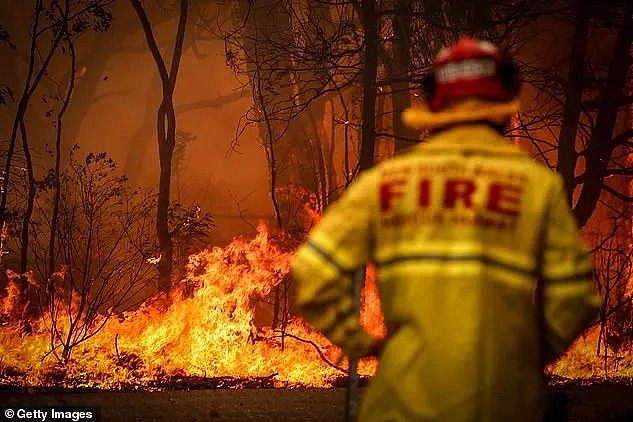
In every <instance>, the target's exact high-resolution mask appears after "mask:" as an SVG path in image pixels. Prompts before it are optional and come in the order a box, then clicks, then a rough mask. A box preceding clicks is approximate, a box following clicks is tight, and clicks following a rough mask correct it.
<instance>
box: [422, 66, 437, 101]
mask: <svg viewBox="0 0 633 422" xmlns="http://www.w3.org/2000/svg"><path fill="white" fill-rule="evenodd" d="M420 85H421V86H422V92H423V93H424V97H425V99H426V101H427V102H430V101H431V99H432V98H433V97H434V96H435V75H434V74H433V73H432V72H431V73H429V74H428V75H426V76H425V77H424V78H422V80H421V81H420Z"/></svg>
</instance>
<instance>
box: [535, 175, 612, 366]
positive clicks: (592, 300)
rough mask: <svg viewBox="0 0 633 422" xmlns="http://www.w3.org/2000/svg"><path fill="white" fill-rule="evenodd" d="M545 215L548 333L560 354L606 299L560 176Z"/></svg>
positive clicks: (544, 279)
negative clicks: (599, 290) (597, 289)
mask: <svg viewBox="0 0 633 422" xmlns="http://www.w3.org/2000/svg"><path fill="white" fill-rule="evenodd" d="M545 218H546V220H545V222H544V224H545V230H544V240H543V241H544V251H543V261H542V262H543V263H542V265H543V266H542V270H541V274H542V279H543V306H544V323H545V331H546V332H545V336H546V339H547V342H548V345H549V347H550V348H551V351H552V352H553V354H554V356H558V355H560V354H561V353H563V352H564V351H565V350H566V349H567V348H568V347H569V346H570V345H571V343H572V342H573V341H574V340H575V338H576V337H577V336H578V335H579V334H580V333H581V332H582V331H584V330H585V329H586V328H587V326H588V324H589V323H590V322H591V321H592V320H593V319H594V318H595V317H596V316H597V314H598V312H599V310H600V306H601V304H602V299H601V298H600V296H599V295H598V294H597V293H595V287H594V280H593V271H592V268H593V265H592V263H591V258H590V255H589V253H588V252H587V250H586V248H585V246H584V243H583V240H582V238H581V237H580V234H579V233H578V226H577V224H576V219H575V217H574V215H573V214H572V212H571V209H570V207H569V204H568V202H567V198H566V196H565V191H564V187H563V181H562V178H561V177H559V176H557V177H556V182H555V183H554V186H553V189H552V191H551V195H550V199H549V204H548V210H547V214H546V216H545Z"/></svg>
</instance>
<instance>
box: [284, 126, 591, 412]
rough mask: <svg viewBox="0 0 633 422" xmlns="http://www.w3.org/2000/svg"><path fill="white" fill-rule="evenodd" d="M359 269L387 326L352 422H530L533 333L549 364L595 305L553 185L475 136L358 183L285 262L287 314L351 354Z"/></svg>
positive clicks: (501, 145) (465, 133) (495, 143)
mask: <svg viewBox="0 0 633 422" xmlns="http://www.w3.org/2000/svg"><path fill="white" fill-rule="evenodd" d="M539 251H540V252H539ZM367 262H373V263H375V265H376V267H377V280H378V288H379V291H380V298H381V301H382V308H383V312H384V316H385V321H386V323H387V325H388V326H398V327H400V328H399V330H398V331H397V332H395V333H394V335H393V336H391V337H390V338H389V340H388V341H387V343H386V346H385V348H384V349H383V351H382V354H381V356H380V364H379V367H378V370H377V373H376V375H375V376H374V378H373V379H372V381H371V383H370V386H369V387H368V389H367V391H366V393H365V396H364V398H363V403H362V406H361V410H360V420H361V421H406V422H411V421H447V422H459V421H504V422H506V421H536V420H539V418H540V415H541V411H542V404H543V397H544V387H545V384H544V380H543V376H542V374H543V368H542V366H541V361H540V352H539V344H540V340H539V339H540V338H541V336H540V334H541V332H543V331H544V333H543V334H544V336H545V337H546V338H547V339H548V342H549V345H550V346H551V347H553V348H554V349H555V350H556V352H557V353H561V352H562V351H564V349H565V348H567V347H568V346H569V345H570V344H571V342H572V340H573V339H574V338H575V337H576V336H577V335H578V334H579V333H580V331H582V330H583V329H584V328H585V327H586V324H587V323H588V322H589V321H590V319H591V318H592V317H594V316H595V315H596V313H597V310H598V308H599V305H600V302H601V301H600V299H599V297H598V296H597V295H596V294H595V293H594V287H593V278H592V267H591V263H590V259H589V256H588V253H587V252H586V250H585V249H584V247H583V242H582V240H581V238H580V237H579V234H578V229H577V225H576V222H575V220H574V218H573V215H572V214H571V212H570V209H569V206H568V204H567V202H566V198H565V195H564V192H563V183H562V179H561V178H560V177H559V176H558V175H556V174H555V173H553V172H551V171H550V170H549V169H547V168H546V167H544V166H542V165H540V164H537V163H535V162H534V161H532V160H531V159H530V158H529V157H528V156H527V155H526V154H525V153H523V152H522V151H520V150H519V149H518V148H517V147H515V146H514V145H513V144H512V143H511V142H509V140H508V139H506V138H504V137H502V136H500V135H499V134H498V133H497V132H495V131H494V130H493V129H491V128H490V127H488V126H487V125H485V124H481V125H477V124H470V125H464V126H459V127H456V128H452V129H448V130H445V131H443V132H439V133H438V134H436V135H434V136H432V137H431V138H430V139H429V140H428V142H426V143H422V144H420V145H418V146H416V147H415V148H413V149H412V150H411V151H409V152H408V153H405V154H403V155H401V156H397V157H394V158H392V159H390V160H387V161H384V162H382V163H381V164H379V165H378V166H376V167H375V168H372V169H370V170H367V171H366V172H364V173H363V174H361V175H360V176H359V177H358V178H357V180H356V181H355V182H354V183H353V184H352V185H351V186H350V187H349V189H348V190H347V191H346V193H345V195H344V196H343V197H342V198H341V199H340V200H339V201H338V202H337V203H335V204H333V205H332V206H331V207H330V208H329V209H328V210H327V211H326V213H325V215H324V216H323V219H322V220H321V222H320V223H319V225H318V226H317V227H316V228H315V229H314V230H313V231H312V233H311V234H310V236H309V239H308V240H307V241H306V243H305V244H304V245H302V246H301V247H300V248H299V250H298V251H297V254H296V256H295V258H294V260H293V262H292V266H291V270H292V276H293V277H294V279H295V280H296V281H297V283H298V293H297V302H296V310H297V311H298V313H299V314H300V315H302V316H303V317H305V318H306V319H307V321H309V322H310V323H311V324H313V326H314V327H315V328H317V329H319V330H321V331H322V332H324V333H325V334H326V335H327V336H328V338H329V339H330V340H331V341H332V342H333V343H334V344H337V345H339V346H341V347H342V348H343V350H344V351H345V352H346V353H347V354H350V355H352V356H358V355H359V354H363V353H365V352H366V351H367V350H368V349H369V348H370V347H371V345H372V343H373V339H371V337H369V335H368V334H367V333H366V332H365V331H364V330H363V329H362V328H361V327H360V325H359V318H358V316H357V315H355V314H354V312H353V302H352V297H351V291H352V287H351V284H352V274H353V272H354V270H356V269H358V268H360V267H361V266H362V265H364V264H365V263H367ZM538 262H542V264H541V265H539V264H537V263H538ZM539 267H540V272H541V274H542V279H543V280H544V283H543V286H544V289H543V291H544V295H543V297H544V303H545V305H544V312H543V314H542V315H544V318H543V319H544V323H543V324H538V323H537V320H538V317H537V315H538V311H537V307H536V306H535V300H534V298H535V278H536V277H535V275H536V274H537V273H538V272H539ZM541 325H542V326H544V329H540V328H539V327H540V326H541Z"/></svg>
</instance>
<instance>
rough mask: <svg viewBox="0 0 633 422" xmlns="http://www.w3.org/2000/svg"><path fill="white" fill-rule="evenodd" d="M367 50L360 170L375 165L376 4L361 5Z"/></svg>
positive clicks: (367, 1) (364, 62)
mask: <svg viewBox="0 0 633 422" xmlns="http://www.w3.org/2000/svg"><path fill="white" fill-rule="evenodd" d="M361 9H362V21H363V29H364V39H365V50H364V54H363V105H362V135H361V144H360V163H359V164H360V170H361V171H363V170H365V169H368V168H370V167H371V166H372V165H373V164H374V149H375V142H376V74H377V67H378V21H377V15H376V3H375V2H374V1H373V0H363V1H362V3H361Z"/></svg>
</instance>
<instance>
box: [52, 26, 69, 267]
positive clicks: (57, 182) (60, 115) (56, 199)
mask: <svg viewBox="0 0 633 422" xmlns="http://www.w3.org/2000/svg"><path fill="white" fill-rule="evenodd" d="M67 42H68V51H69V52H70V80H69V85H68V91H66V98H64V103H63V104H62V108H61V109H60V110H59V113H58V114H57V127H56V137H55V169H54V171H55V193H54V197H53V213H52V215H51V229H50V233H49V239H48V242H49V243H48V274H46V278H49V277H50V276H51V275H52V274H53V273H54V272H55V264H56V252H55V244H56V243H55V242H56V239H57V223H58V219H59V201H60V195H61V186H60V178H61V155H62V133H63V120H64V115H65V114H66V110H67V109H68V105H69V104H70V98H71V96H72V95H73V91H74V89H75V78H76V69H75V66H76V62H77V57H76V55H75V46H74V44H73V41H72V40H71V39H70V37H68V38H67Z"/></svg>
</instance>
